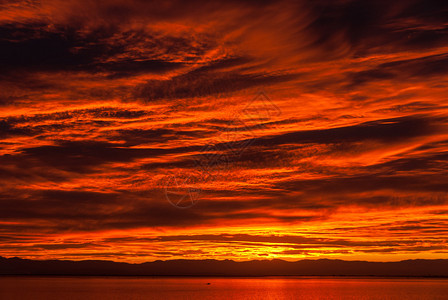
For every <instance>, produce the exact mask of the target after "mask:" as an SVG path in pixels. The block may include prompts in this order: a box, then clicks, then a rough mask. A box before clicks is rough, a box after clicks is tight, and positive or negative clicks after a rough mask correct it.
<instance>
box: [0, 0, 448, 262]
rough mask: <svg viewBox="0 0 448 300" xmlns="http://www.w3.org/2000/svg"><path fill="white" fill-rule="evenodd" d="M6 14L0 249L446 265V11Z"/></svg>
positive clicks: (355, 0)
mask: <svg viewBox="0 0 448 300" xmlns="http://www.w3.org/2000/svg"><path fill="white" fill-rule="evenodd" d="M0 12H1V13H0V68H1V73H0V139H1V140H0V155H1V156H0V174H1V175H0V203H1V207H0V208H1V209H0V240H1V243H0V255H1V256H5V257H12V256H18V257H23V258H34V259H49V258H52V259H53V258H54V259H74V260H79V259H109V260H115V261H128V262H140V261H151V260H156V259H162V260H166V259H178V258H188V259H205V258H211V259H234V260H248V259H271V258H281V259H287V260H298V259H302V258H341V259H363V260H372V261H391V260H401V259H408V258H448V256H447V253H448V249H447V237H448V227H447V225H448V219H447V217H446V215H447V213H448V200H447V199H448V198H447V191H448V184H447V182H448V172H447V171H448V169H447V166H448V164H447V158H448V131H447V116H448V109H447V106H446V99H447V95H448V85H447V78H448V76H447V72H446V69H447V67H448V39H447V36H448V35H447V33H448V32H447V31H448V27H447V26H448V17H447V16H448V4H447V3H446V1H436V0H432V1H427V0H426V1H423V0H406V1H405V0H398V1H382V0H379V1H371V0H335V1H330V0H316V1H305V0H303V1H249V0H247V1H228V0H226V1H224V0H220V1H203V0H194V1H163V2H161V1H143V0H128V1H98V2H96V3H95V1H86V0H76V1H74V0H64V1H62V0H48V1H42V2H40V1H16V0H15V1H9V0H6V1H1V2H0ZM176 182H177V183H178V184H179V187H176V186H175V184H176ZM175 188H176V191H178V192H179V193H180V194H182V193H184V194H185V195H186V197H185V198H182V199H183V201H182V202H180V203H179V205H178V206H190V205H189V204H194V205H192V206H191V207H188V208H183V209H181V208H182V207H181V208H179V207H176V206H175V205H172V204H173V203H170V202H169V201H168V200H172V199H173V198H170V197H172V195H174V194H171V192H172V191H173V189H175ZM190 200H193V202H194V203H189V202H188V201H190ZM185 201H187V204H186V205H184V204H185V203H184V202H185ZM172 202H173V201H172ZM174 202H176V201H174Z"/></svg>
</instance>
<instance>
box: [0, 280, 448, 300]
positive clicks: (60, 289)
mask: <svg viewBox="0 0 448 300" xmlns="http://www.w3.org/2000/svg"><path fill="white" fill-rule="evenodd" d="M0 299H8V300H14V299H36V300H44V299H45V300H52V299H58V300H78V299H83V300H86V299H87V300H88V299H95V300H100V299H122V300H130V299H163V300H170V299H176V300H179V299H195V300H196V299H199V300H202V299H214V300H216V299H218V300H220V299H226V300H239V299H400V300H405V299H448V279H426V278H423V279H398V278H345V277H344V278H342V277H263V278H173V277H170V278H161V277H155V278H154V277H0Z"/></svg>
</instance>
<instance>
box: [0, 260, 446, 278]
mask: <svg viewBox="0 0 448 300" xmlns="http://www.w3.org/2000/svg"><path fill="white" fill-rule="evenodd" d="M0 275H74V276H81V275H82V276H84V275H85V276H104V275H107V276H384V277H396V276H403V277H448V259H437V260H424V259H417V260H404V261H399V262H366V261H344V260H331V259H318V260H300V261H296V262H288V261H284V260H279V259H274V260H253V261H245V262H235V261H232V260H168V261H160V260H158V261H154V262H146V263H141V264H130V263H122V262H113V261H100V260H84V261H69V260H28V259H21V258H17V257H13V258H3V257H0Z"/></svg>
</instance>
